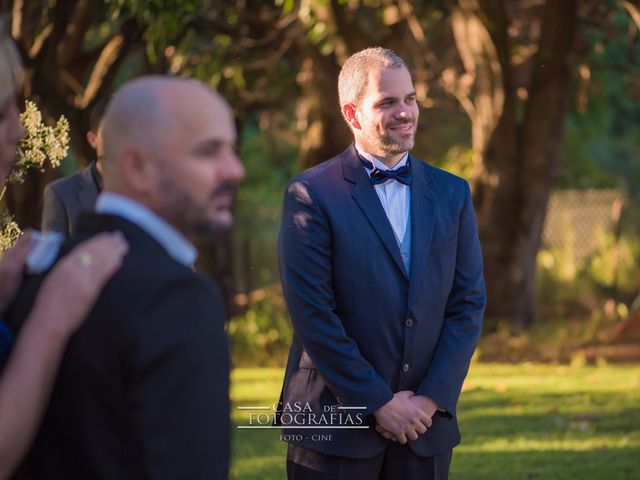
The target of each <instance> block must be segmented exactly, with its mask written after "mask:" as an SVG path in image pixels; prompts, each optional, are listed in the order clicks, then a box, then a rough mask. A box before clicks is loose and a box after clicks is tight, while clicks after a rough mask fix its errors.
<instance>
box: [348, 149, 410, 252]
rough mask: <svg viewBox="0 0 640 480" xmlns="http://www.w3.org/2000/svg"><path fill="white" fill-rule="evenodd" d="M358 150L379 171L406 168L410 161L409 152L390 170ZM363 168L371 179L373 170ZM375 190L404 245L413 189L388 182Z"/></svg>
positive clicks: (376, 186)
mask: <svg viewBox="0 0 640 480" xmlns="http://www.w3.org/2000/svg"><path fill="white" fill-rule="evenodd" d="M356 150H357V151H358V153H359V154H360V156H361V157H362V158H364V159H365V160H369V161H370V162H371V163H372V164H373V166H374V167H376V168H378V169H379V170H397V169H399V168H400V167H403V166H405V165H406V164H407V160H408V159H409V153H408V152H407V153H405V155H404V156H403V157H402V158H401V159H400V161H399V162H398V163H396V164H395V166H394V167H393V168H391V169H390V168H388V167H387V166H386V165H385V164H384V163H382V162H381V161H380V160H378V159H377V158H376V157H374V156H373V155H371V154H370V153H365V152H363V151H362V150H360V149H359V148H358V146H357V145H356ZM362 168H364V169H365V171H366V172H367V175H369V177H371V170H369V169H367V168H366V167H364V166H363V167H362ZM373 188H374V189H375V191H376V193H377V194H378V198H379V199H380V203H381V204H382V208H383V209H384V213H386V214H387V218H388V219H389V223H390V224H391V228H393V233H395V235H396V240H397V242H398V245H400V244H401V243H402V240H403V239H404V234H405V232H406V230H407V222H408V221H409V214H410V208H411V188H409V187H408V186H407V185H404V184H403V183H400V182H398V181H397V180H387V181H386V182H384V183H380V184H378V185H374V186H373Z"/></svg>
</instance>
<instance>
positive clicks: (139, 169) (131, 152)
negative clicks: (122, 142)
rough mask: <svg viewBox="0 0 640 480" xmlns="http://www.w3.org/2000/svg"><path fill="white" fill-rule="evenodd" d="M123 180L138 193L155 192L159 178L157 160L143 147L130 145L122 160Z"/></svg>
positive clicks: (123, 153)
mask: <svg viewBox="0 0 640 480" xmlns="http://www.w3.org/2000/svg"><path fill="white" fill-rule="evenodd" d="M120 168H121V170H122V177H123V180H124V181H125V182H126V183H127V184H128V186H129V188H131V189H132V190H133V191H134V192H136V193H137V194H142V195H146V194H149V193H151V192H153V190H154V188H155V185H156V180H157V168H156V164H155V162H154V161H153V160H152V159H151V157H150V156H149V155H147V154H146V152H144V151H143V150H141V149H138V148H134V147H129V148H127V149H125V150H124V152H122V157H121V161H120Z"/></svg>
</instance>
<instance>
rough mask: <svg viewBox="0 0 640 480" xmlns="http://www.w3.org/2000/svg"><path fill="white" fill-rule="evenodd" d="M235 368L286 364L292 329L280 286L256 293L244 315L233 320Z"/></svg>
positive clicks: (230, 331)
mask: <svg viewBox="0 0 640 480" xmlns="http://www.w3.org/2000/svg"><path fill="white" fill-rule="evenodd" d="M228 333H229V336H230V338H231V345H232V349H233V358H234V363H235V365H256V364H258V365H282V364H283V363H284V362H285V360H286V354H287V350H288V348H289V345H290V344H291V336H292V328H291V322H290V321H289V315H288V313H287V309H286V306H285V304H284V300H283V298H282V294H281V293H280V289H279V288H278V287H270V288H266V289H261V290H258V291H255V292H252V294H251V297H250V299H249V305H248V308H247V311H246V313H245V314H244V315H242V316H239V317H234V318H232V319H231V320H230V321H229V325H228Z"/></svg>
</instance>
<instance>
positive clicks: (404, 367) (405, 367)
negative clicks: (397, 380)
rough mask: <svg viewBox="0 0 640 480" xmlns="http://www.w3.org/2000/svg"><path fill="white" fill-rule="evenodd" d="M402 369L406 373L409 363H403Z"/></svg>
mask: <svg viewBox="0 0 640 480" xmlns="http://www.w3.org/2000/svg"><path fill="white" fill-rule="evenodd" d="M402 371H403V372H404V373H407V372H408V371H409V364H408V363H405V364H404V365H402Z"/></svg>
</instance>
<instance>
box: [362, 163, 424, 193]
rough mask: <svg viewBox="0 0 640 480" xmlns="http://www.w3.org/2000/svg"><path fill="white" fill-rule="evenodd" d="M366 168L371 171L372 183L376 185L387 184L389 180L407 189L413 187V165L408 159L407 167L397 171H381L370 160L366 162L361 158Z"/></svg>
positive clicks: (404, 166)
mask: <svg viewBox="0 0 640 480" xmlns="http://www.w3.org/2000/svg"><path fill="white" fill-rule="evenodd" d="M360 160H362V163H363V164H364V167H365V168H366V169H367V170H371V175H370V178H371V183H373V184H374V185H379V184H381V183H384V182H386V181H387V180H396V181H398V182H400V183H402V184H403V185H406V186H407V187H408V186H410V185H411V164H410V163H409V160H408V159H407V163H406V165H403V166H402V167H400V168H398V169H397V170H380V169H379V168H377V167H374V166H373V163H371V162H370V161H369V160H365V159H364V158H362V157H361V158H360Z"/></svg>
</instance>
